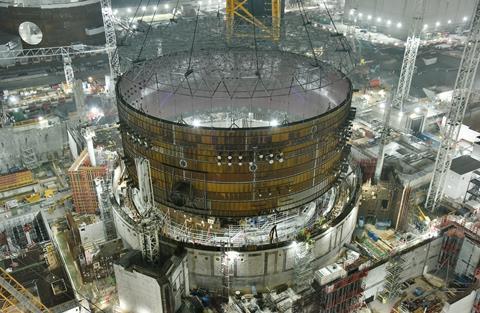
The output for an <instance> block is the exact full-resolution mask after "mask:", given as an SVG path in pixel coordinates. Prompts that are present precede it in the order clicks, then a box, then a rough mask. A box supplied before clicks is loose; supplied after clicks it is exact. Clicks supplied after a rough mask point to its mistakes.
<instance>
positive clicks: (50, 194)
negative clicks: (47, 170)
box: [43, 189, 55, 198]
mask: <svg viewBox="0 0 480 313" xmlns="http://www.w3.org/2000/svg"><path fill="white" fill-rule="evenodd" d="M54 195H55V190H54V189H46V190H45V193H44V194H43V196H44V197H45V198H51V197H53V196H54Z"/></svg>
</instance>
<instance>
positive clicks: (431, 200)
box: [425, 3, 480, 211]
mask: <svg viewBox="0 0 480 313" xmlns="http://www.w3.org/2000/svg"><path fill="white" fill-rule="evenodd" d="M479 45H480V5H479V4H478V3H477V7H476V8H475V12H474V17H473V19H472V25H471V29H470V33H469V35H468V38H467V41H466V43H465V48H464V50H463V55H462V60H461V62H460V67H459V69H458V73H457V78H456V80H455V86H454V89H453V95H452V103H451V105H450V108H449V110H448V113H447V116H446V121H445V126H444V127H443V128H442V142H441V143H440V148H439V149H438V153H437V159H436V161H435V169H434V171H433V177H432V180H431V182H430V186H429V188H428V194H427V199H426V201H425V207H426V208H427V209H430V210H432V211H435V209H436V208H437V206H438V203H439V202H440V200H441V199H442V197H443V193H444V190H445V179H446V176H447V172H448V170H449V169H450V165H451V163H452V158H453V156H454V154H455V145H456V143H457V141H458V136H459V134H460V128H461V126H462V122H463V118H464V116H465V110H466V109H467V105H468V101H469V99H470V95H471V94H472V89H473V83H474V80H475V75H476V73H477V69H478V62H479V61H480V47H479Z"/></svg>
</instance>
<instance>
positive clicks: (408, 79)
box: [392, 0, 423, 112]
mask: <svg viewBox="0 0 480 313" xmlns="http://www.w3.org/2000/svg"><path fill="white" fill-rule="evenodd" d="M422 4H423V0H418V1H417V2H416V11H417V12H422V11H423V10H422V7H423V5H422ZM422 20H423V18H422V17H415V18H414V21H413V27H412V30H411V33H410V35H409V36H408V38H407V41H406V43H405V52H404V55H403V62H402V69H401V71H400V77H399V79H398V85H397V92H396V93H395V97H394V98H393V103H392V104H393V106H394V107H396V108H399V109H400V112H403V111H404V103H405V100H406V99H407V98H408V96H409V94H410V86H411V85H412V78H413V72H414V71H415V61H416V60H417V54H418V47H419V46H420V24H421V21H422Z"/></svg>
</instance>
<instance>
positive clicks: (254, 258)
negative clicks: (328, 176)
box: [188, 208, 358, 291]
mask: <svg viewBox="0 0 480 313" xmlns="http://www.w3.org/2000/svg"><path fill="white" fill-rule="evenodd" d="M357 210H358V209H357V208H355V209H354V210H352V212H350V214H349V215H348V216H346V217H345V219H344V220H343V221H341V222H340V223H339V224H337V225H336V226H335V227H331V228H330V229H328V230H327V231H326V232H324V233H323V234H321V235H319V236H318V237H317V238H315V244H314V246H313V254H314V258H315V259H314V261H313V267H314V268H320V267H324V266H325V265H327V264H329V263H331V262H333V261H334V260H333V259H334V258H335V257H336V256H337V254H338V253H339V251H340V249H341V248H342V246H343V245H344V244H345V243H348V242H350V240H351V237H352V234H353V230H354V228H355V223H356V219H357ZM294 249H295V248H294V247H292V246H286V247H281V248H277V249H270V250H260V251H254V252H241V253H239V254H238V257H237V258H236V259H235V260H234V262H233V263H234V264H233V277H232V280H231V282H232V284H231V286H232V288H233V289H235V290H236V289H238V290H246V289H248V288H249V287H251V286H253V285H254V286H256V288H257V290H259V291H260V290H262V289H263V288H265V287H274V286H277V285H280V284H283V283H291V281H292V279H293V272H294ZM188 269H189V273H190V275H189V276H190V285H191V287H204V288H209V289H219V288H221V284H222V273H221V253H220V252H214V251H202V250H198V249H188Z"/></svg>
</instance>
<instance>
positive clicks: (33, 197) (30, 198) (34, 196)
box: [25, 192, 41, 203]
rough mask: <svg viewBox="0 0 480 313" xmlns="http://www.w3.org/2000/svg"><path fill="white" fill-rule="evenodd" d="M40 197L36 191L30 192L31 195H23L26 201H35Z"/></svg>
mask: <svg viewBox="0 0 480 313" xmlns="http://www.w3.org/2000/svg"><path fill="white" fill-rule="evenodd" d="M40 199H41V196H40V193H38V192H35V193H32V194H31V195H28V196H26V197H25V201H27V203H35V202H38V201H40Z"/></svg>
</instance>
